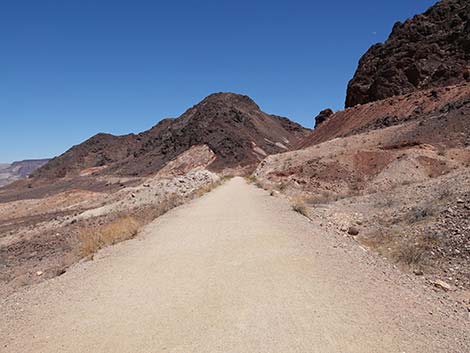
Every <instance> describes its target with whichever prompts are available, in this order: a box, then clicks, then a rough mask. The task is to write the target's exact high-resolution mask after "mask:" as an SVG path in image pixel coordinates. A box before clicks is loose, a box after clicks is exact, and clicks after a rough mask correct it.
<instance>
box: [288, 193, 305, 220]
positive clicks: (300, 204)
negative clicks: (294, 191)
mask: <svg viewBox="0 0 470 353" xmlns="http://www.w3.org/2000/svg"><path fill="white" fill-rule="evenodd" d="M292 209H293V210H294V211H295V212H297V213H300V214H301V215H302V216H305V217H308V209H307V205H306V204H305V201H304V200H303V199H302V198H300V197H297V198H296V199H295V200H294V202H293V204H292Z"/></svg>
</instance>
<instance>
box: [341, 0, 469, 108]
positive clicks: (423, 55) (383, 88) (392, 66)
mask: <svg viewBox="0 0 470 353" xmlns="http://www.w3.org/2000/svg"><path fill="white" fill-rule="evenodd" d="M469 19H470V3H469V2H468V0H443V1H440V2H438V3H437V4H436V5H434V6H432V7H431V8H430V9H429V10H427V11H426V12H425V13H423V14H420V15H417V16H415V17H413V18H412V19H408V20H406V21H405V22H404V23H401V22H397V23H396V24H395V25H394V27H393V30H392V33H391V35H390V37H389V38H388V39H387V41H385V43H383V44H382V43H379V44H376V45H374V46H372V47H371V48H370V49H369V50H368V51H367V53H366V54H365V55H364V56H363V57H362V58H361V60H360V62H359V66H358V68H357V71H356V73H355V75H354V77H353V79H352V80H351V81H350V82H349V85H348V90H347V97H346V107H347V108H348V107H352V106H355V105H357V104H364V103H369V102H373V101H377V100H382V99H385V98H388V97H391V96H396V95H402V94H408V93H411V92H414V91H418V90H424V89H429V88H434V87H442V86H447V85H452V84H457V83H460V82H463V81H468V80H469V78H470V72H469V69H470V21H469Z"/></svg>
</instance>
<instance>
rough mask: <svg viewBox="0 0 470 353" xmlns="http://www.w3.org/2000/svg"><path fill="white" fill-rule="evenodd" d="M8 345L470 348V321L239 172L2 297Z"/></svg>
mask: <svg viewBox="0 0 470 353" xmlns="http://www.w3.org/2000/svg"><path fill="white" fill-rule="evenodd" d="M0 317H1V318H2V320H0V342H1V346H0V351H2V352H15V353H17V352H25V353H26V352H35V353H36V352H175V353H176V352H283V353H287V352H322V353H327V352H361V353H364V352H408V353H409V352H460V353H461V352H468V351H469V347H470V337H469V335H468V332H469V330H470V321H469V318H468V313H463V312H461V311H458V310H456V308H454V307H452V306H451V304H449V303H447V302H446V301H445V300H442V298H440V297H439V294H438V293H432V292H431V293H430V292H429V291H428V290H427V289H426V288H425V287H424V285H423V283H422V282H420V281H419V279H416V278H413V277H411V276H407V275H404V274H402V273H400V272H399V271H398V270H397V269H394V268H393V267H392V266H390V265H387V264H386V263H385V262H383V261H381V260H380V259H379V258H378V257H375V256H374V255H372V254H370V253H368V252H366V251H364V249H362V248H361V247H359V246H358V245H357V244H356V243H354V242H353V241H352V240H351V239H349V238H347V237H343V236H341V235H338V234H337V233H335V232H333V231H329V230H328V229H325V228H322V227H320V224H318V223H317V222H315V221H313V222H312V221H309V220H308V219H307V218H304V217H303V216H301V215H300V214H297V213H294V212H293V211H292V209H291V207H290V205H289V204H288V203H286V202H285V201H284V200H283V199H281V198H276V197H271V196H269V195H268V193H266V192H265V191H263V190H260V189H257V188H255V187H254V186H251V185H247V184H246V183H245V181H244V180H243V179H240V178H235V179H233V180H232V181H230V182H229V183H226V184H225V185H223V186H221V187H220V188H218V189H216V190H215V191H213V192H211V193H209V194H207V195H206V196H204V197H202V198H200V199H197V200H195V201H193V202H191V203H189V204H187V205H184V206H182V207H179V208H177V209H175V210H173V211H171V212H169V213H168V214H166V215H165V216H163V217H161V218H159V219H158V220H157V221H155V222H154V223H152V224H150V225H149V226H148V227H146V228H145V229H144V230H143V232H142V234H141V235H140V236H139V237H138V238H136V239H134V240H131V241H128V242H125V243H121V244H119V245H116V246H114V247H111V248H107V249H105V250H104V251H101V252H100V253H99V255H98V256H97V257H95V261H92V262H84V263H81V264H78V265H76V266H75V267H73V268H72V269H71V270H70V271H68V272H67V273H66V274H64V275H63V276H61V277H57V278H55V279H52V280H50V281H47V282H43V283H41V284H39V285H36V286H32V287H29V288H26V289H24V290H22V291H21V292H18V293H16V294H13V295H11V296H9V297H7V298H5V299H3V300H2V301H0Z"/></svg>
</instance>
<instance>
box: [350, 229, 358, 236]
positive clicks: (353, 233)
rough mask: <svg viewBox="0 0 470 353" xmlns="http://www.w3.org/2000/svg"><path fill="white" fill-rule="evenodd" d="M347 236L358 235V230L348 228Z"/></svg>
mask: <svg viewBox="0 0 470 353" xmlns="http://www.w3.org/2000/svg"><path fill="white" fill-rule="evenodd" d="M348 234H349V235H358V234H359V229H358V228H356V227H349V228H348Z"/></svg>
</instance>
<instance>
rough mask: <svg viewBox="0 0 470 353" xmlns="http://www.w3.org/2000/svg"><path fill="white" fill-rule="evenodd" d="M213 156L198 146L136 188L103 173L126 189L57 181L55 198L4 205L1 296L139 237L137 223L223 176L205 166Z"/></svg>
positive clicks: (0, 207) (135, 183)
mask: <svg viewBox="0 0 470 353" xmlns="http://www.w3.org/2000/svg"><path fill="white" fill-rule="evenodd" d="M213 159H214V154H213V153H212V152H211V151H210V150H209V149H208V148H207V146H199V147H194V148H193V149H191V150H189V151H187V152H186V153H184V154H183V155H181V156H179V158H177V159H176V160H174V161H172V162H171V163H170V164H168V165H167V166H166V167H165V168H164V170H162V173H161V174H158V175H154V176H152V177H148V178H141V179H135V180H133V182H132V184H131V185H133V186H131V185H129V184H128V185H127V186H126V184H125V183H123V180H122V179H119V180H118V178H115V177H110V178H109V179H106V178H104V177H100V178H101V179H102V180H101V181H100V182H101V183H103V184H105V185H107V184H116V183H117V184H119V185H120V187H118V188H115V187H111V188H110V189H111V190H112V191H107V189H106V188H105V189H104V190H101V191H87V190H83V189H71V190H67V191H64V192H59V193H56V192H55V190H56V189H55V185H51V186H50V188H49V189H48V190H47V193H46V194H50V193H52V195H50V196H46V197H40V198H31V199H27V198H24V199H21V200H17V201H8V202H3V203H0V273H1V276H0V294H1V295H3V294H5V293H9V292H11V291H14V290H16V289H18V288H19V287H21V286H24V285H27V284H31V283H37V282H41V281H43V280H44V279H49V278H52V277H54V276H57V275H61V274H63V273H64V271H65V270H66V269H67V268H68V267H69V266H70V265H71V264H72V263H74V262H76V261H78V260H79V259H81V258H83V257H86V256H89V255H92V254H93V252H94V251H96V250H97V249H99V248H101V247H103V246H106V245H109V244H113V243H115V242H117V241H119V240H124V239H126V238H129V237H132V236H133V235H135V227H137V228H138V227H139V226H141V225H144V224H146V223H148V222H150V221H152V220H153V219H155V218H156V217H158V216H160V215H161V214H163V213H165V212H166V211H168V210H169V209H171V208H173V207H175V206H178V205H180V204H182V203H184V202H186V201H188V200H191V199H193V198H194V197H197V196H199V195H200V194H203V193H204V192H205V191H207V190H209V189H210V188H211V186H212V185H215V184H217V183H218V182H219V181H220V177H219V176H218V175H217V174H214V173H212V172H210V171H207V170H206V169H205V167H206V166H207V165H208V164H209V163H211V162H212V161H213ZM80 178H83V179H86V180H88V179H90V178H93V176H90V175H86V173H84V174H83V176H82V177H79V178H77V179H76V180H79V179H80ZM95 178H97V177H95ZM106 180H107V181H106ZM78 184H80V183H78ZM108 190H109V189H108ZM125 228H126V229H125ZM111 233H112V234H111Z"/></svg>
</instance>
